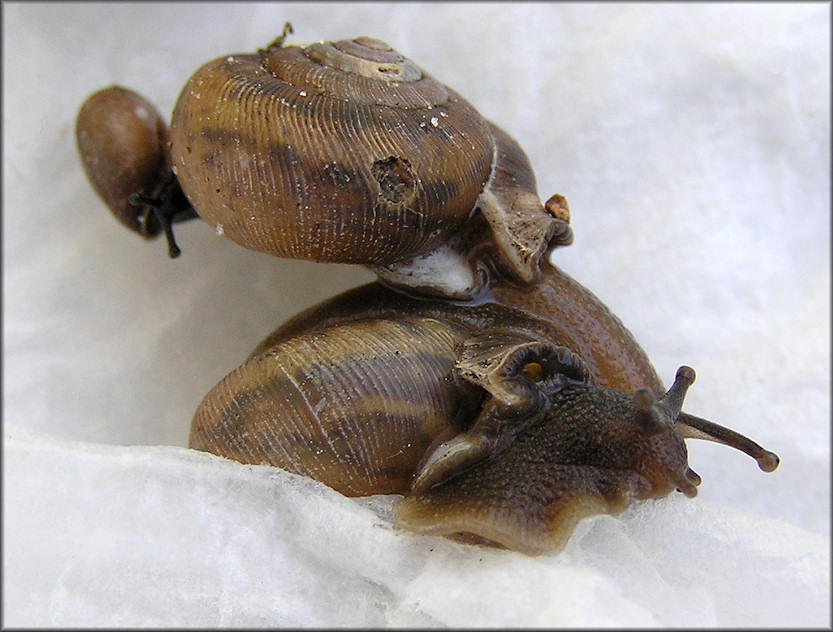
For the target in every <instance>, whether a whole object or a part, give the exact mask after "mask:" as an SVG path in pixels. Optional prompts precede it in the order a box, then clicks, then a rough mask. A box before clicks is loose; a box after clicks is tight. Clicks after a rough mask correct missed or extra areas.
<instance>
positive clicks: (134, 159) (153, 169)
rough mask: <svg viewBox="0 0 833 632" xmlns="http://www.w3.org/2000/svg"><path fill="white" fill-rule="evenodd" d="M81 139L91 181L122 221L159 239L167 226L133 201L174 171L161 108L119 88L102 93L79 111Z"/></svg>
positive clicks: (77, 135) (77, 134)
mask: <svg viewBox="0 0 833 632" xmlns="http://www.w3.org/2000/svg"><path fill="white" fill-rule="evenodd" d="M75 139H76V143H77V145H78V152H79V154H80V156H81V163H82V164H83V166H84V172H85V173H86V174H87V179H88V180H89V181H90V184H91V185H92V187H93V189H94V190H95V192H96V193H97V194H98V196H99V197H100V198H101V199H102V201H103V202H104V203H105V204H106V205H107V208H109V209H110V211H111V212H112V213H113V215H114V216H115V217H116V219H118V220H119V222H121V223H122V224H123V225H125V226H126V227H127V228H129V229H130V230H132V231H134V232H136V233H138V234H140V235H142V236H144V237H147V238H150V237H154V236H156V235H157V234H158V233H159V231H160V230H161V226H160V224H159V223H158V222H155V221H153V219H154V218H153V217H152V216H151V215H150V214H149V212H148V208H147V207H143V206H136V205H134V204H131V203H130V201H129V198H130V196H131V195H133V194H141V193H144V194H146V195H151V194H152V193H153V190H154V188H155V187H157V186H158V184H159V183H160V182H162V181H164V179H165V177H166V174H167V172H168V171H169V169H170V166H169V161H168V154H167V150H168V147H167V144H168V129H167V126H166V125H165V122H164V120H163V119H162V117H161V116H160V115H159V112H158V111H157V110H156V108H155V107H154V106H153V105H152V104H151V103H149V102H148V101H147V99H145V98H143V97H142V96H140V95H138V94H136V93H135V92H132V91H130V90H127V89H125V88H121V87H119V86H111V87H109V88H105V89H103V90H99V91H98V92H96V93H94V94H92V95H91V96H90V97H89V98H88V99H87V100H86V101H85V102H84V104H83V105H82V106H81V109H80V110H79V112H78V117H77V119H76V124H75Z"/></svg>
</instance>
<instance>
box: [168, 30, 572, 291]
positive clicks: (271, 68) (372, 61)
mask: <svg viewBox="0 0 833 632" xmlns="http://www.w3.org/2000/svg"><path fill="white" fill-rule="evenodd" d="M171 143H172V150H171V155H172V160H173V164H174V169H175V173H176V176H177V179H178V181H179V183H180V185H181V187H182V189H183V191H184V192H185V194H186V195H187V197H188V199H189V200H190V202H191V204H192V205H193V207H194V208H195V209H196V211H197V212H198V213H199V215H200V217H202V218H203V219H205V220H206V221H207V222H209V223H211V224H213V225H215V226H216V227H217V228H218V232H222V234H224V235H225V236H227V237H229V238H230V239H232V240H233V241H235V242H237V243H239V244H241V245H243V246H245V247H247V248H251V249H254V250H258V251H262V252H267V253H270V254H273V255H277V256H280V257H292V258H299V259H310V260H314V261H325V262H327V261H329V262H342V263H359V264H365V265H369V266H371V267H372V268H373V269H374V270H375V271H376V272H377V273H378V274H380V276H382V277H383V278H386V279H388V280H390V281H391V282H393V283H397V284H402V285H408V286H411V287H417V288H428V289H429V291H431V290H432V289H433V291H435V292H438V293H440V294H444V295H451V296H457V297H470V296H472V295H473V294H474V293H475V292H476V290H477V289H478V288H479V286H480V285H481V284H482V280H481V279H478V278H477V275H476V271H475V270H474V269H473V265H472V264H471V263H470V262H469V261H468V260H467V256H466V252H465V249H466V247H467V243H466V239H465V226H466V223H467V221H468V220H469V218H470V217H471V216H472V214H473V213H474V210H475V209H476V208H479V209H480V211H481V212H482V214H483V216H484V217H485V218H486V219H487V221H488V222H489V225H490V226H491V228H492V233H493V239H494V241H495V243H496V244H497V252H498V254H499V256H501V257H502V258H503V259H504V260H505V261H506V265H507V267H508V269H509V270H510V271H511V273H512V274H513V276H515V277H516V278H518V279H520V280H522V281H524V282H531V281H533V280H534V279H535V278H536V277H537V265H538V261H539V259H540V258H541V256H542V255H543V254H544V253H545V252H547V251H549V250H550V249H551V248H553V247H555V246H556V245H560V244H567V243H570V241H571V239H572V233H571V231H570V228H569V225H568V219H569V218H568V217H566V216H565V215H564V214H563V213H560V214H555V215H554V214H553V213H552V212H550V211H549V210H548V209H547V208H545V207H544V205H543V204H542V203H541V202H540V200H539V198H538V195H537V193H536V191H535V178H534V175H533V172H532V169H531V167H530V165H529V161H528V160H527V158H526V156H525V155H524V153H523V151H522V150H521V149H520V147H519V146H518V144H517V143H516V142H515V141H514V140H512V139H511V138H510V137H509V136H508V135H507V134H505V133H504V132H502V131H501V130H499V129H498V128H497V127H495V126H494V125H492V124H491V123H489V122H488V121H486V120H484V119H483V118H482V117H481V116H480V115H479V114H478V112H477V111H476V110H475V109H474V108H473V107H472V106H471V105H470V104H469V103H468V102H466V101H465V100H464V99H463V98H462V97H460V96H459V95H458V94H457V93H456V92H454V91H453V90H451V89H450V88H448V87H446V86H444V85H442V84H441V83H439V82H437V81H436V80H434V79H433V78H432V77H431V76H429V75H428V74H427V73H425V72H424V71H423V70H421V69H420V68H419V67H418V66H417V65H416V64H414V63H413V62H412V61H410V60H409V59H407V58H405V57H403V56H402V55H400V54H399V53H397V52H396V51H394V50H393V49H392V48H390V47H389V46H388V45H387V44H385V43H384V42H381V41H379V40H376V39H372V38H368V37H359V38H356V39H354V40H343V41H338V42H335V43H329V42H322V43H316V44H312V45H310V46H308V47H306V48H303V49H302V48H299V47H296V46H284V45H283V37H281V38H279V39H278V40H277V41H276V42H275V43H274V44H273V45H271V46H270V47H268V48H267V49H265V50H261V51H259V52H258V53H257V54H249V55H237V54H236V55H230V56H224V57H221V58H219V59H216V60H214V61H212V62H209V63H208V64H206V65H205V66H203V67H202V68H200V69H199V70H198V71H197V72H196V73H195V74H194V75H193V76H192V77H191V79H190V80H189V81H188V83H187V84H186V86H185V87H184V89H183V91H182V93H181V95H180V97H179V99H178V101H177V104H176V107H175V109H174V113H173V119H172V123H171ZM556 215H557V216H556Z"/></svg>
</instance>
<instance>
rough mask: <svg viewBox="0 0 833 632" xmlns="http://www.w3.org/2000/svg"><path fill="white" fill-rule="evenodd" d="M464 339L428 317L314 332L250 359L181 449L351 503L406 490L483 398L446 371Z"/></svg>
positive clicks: (205, 405) (214, 394)
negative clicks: (317, 485)
mask: <svg viewBox="0 0 833 632" xmlns="http://www.w3.org/2000/svg"><path fill="white" fill-rule="evenodd" d="M467 335H468V332H467V330H466V329H465V328H464V327H462V326H461V325H459V324H455V323H452V322H438V321H436V320H434V319H430V318H408V317H404V318H401V319H397V318H395V317H394V318H390V319H378V320H359V321H357V322H353V323H345V324H343V325H340V326H336V327H331V328H327V329H326V330H321V331H317V330H313V331H310V332H307V333H305V334H303V335H299V336H297V337H293V338H292V339H290V340H287V341H285V342H284V343H282V344H280V345H274V346H273V347H271V348H270V349H268V350H266V351H265V352H264V353H261V354H260V355H258V356H256V357H252V358H250V359H249V360H248V361H247V362H246V363H245V364H243V365H242V366H241V367H239V368H238V369H237V370H235V371H233V372H232V373H231V374H229V375H228V376H227V377H226V378H224V379H223V380H222V381H221V382H220V383H219V384H218V385H217V386H215V387H214V388H213V389H212V390H211V391H210V392H209V393H208V394H207V395H206V397H205V398H204V399H203V402H202V403H201V404H200V406H199V408H198V409H197V412H196V414H195V416H194V419H193V422H192V425H191V435H190V441H189V444H190V447H192V448H196V449H198V450H203V451H206V452H213V453H215V454H219V455H222V456H225V457H227V458H231V459H234V460H236V461H239V462H241V463H253V464H268V465H274V466H276V467H280V468H282V469H285V470H287V471H289V472H294V473H296V474H304V475H306V476H310V477H312V478H314V479H316V480H319V481H321V482H323V483H326V484H327V485H329V486H330V487H332V488H333V489H336V490H338V491H340V492H342V493H343V494H346V495H349V496H363V495H370V494H380V493H404V492H406V491H407V490H408V489H409V488H410V483H411V478H412V476H413V473H414V472H415V471H416V469H417V466H418V464H419V462H420V460H421V459H422V458H423V455H424V454H425V453H426V452H427V451H428V449H429V448H430V447H431V446H432V445H433V444H434V443H435V442H436V441H437V440H439V439H446V438H449V437H450V436H453V435H455V434H458V433H459V432H461V431H462V429H463V427H464V426H465V425H467V424H468V423H470V421H471V419H472V418H473V417H474V415H475V414H476V410H477V408H478V406H479V404H480V399H481V398H482V393H481V392H480V391H479V389H477V388H476V387H475V386H474V385H471V384H467V383H465V381H464V380H463V379H462V378H460V377H459V376H457V375H456V373H455V370H454V363H455V361H456V355H455V353H454V348H455V347H456V345H457V343H458V341H460V340H462V339H464V338H465V337H466V336H467Z"/></svg>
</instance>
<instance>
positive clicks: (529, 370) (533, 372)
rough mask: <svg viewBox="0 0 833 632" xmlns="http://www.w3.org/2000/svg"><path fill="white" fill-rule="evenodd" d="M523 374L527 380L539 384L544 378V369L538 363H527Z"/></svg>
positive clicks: (522, 370)
mask: <svg viewBox="0 0 833 632" xmlns="http://www.w3.org/2000/svg"><path fill="white" fill-rule="evenodd" d="M521 372H522V373H523V374H524V377H525V378H526V379H528V380H531V381H533V382H537V381H538V380H540V379H541V378H542V377H543V376H544V367H542V366H541V365H540V364H539V363H538V362H527V363H526V364H524V366H523V368H522V369H521Z"/></svg>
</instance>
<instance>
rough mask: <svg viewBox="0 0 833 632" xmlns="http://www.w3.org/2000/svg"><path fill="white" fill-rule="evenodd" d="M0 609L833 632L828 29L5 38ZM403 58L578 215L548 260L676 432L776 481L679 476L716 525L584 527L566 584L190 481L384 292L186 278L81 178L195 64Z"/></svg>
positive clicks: (92, 23)
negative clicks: (249, 414)
mask: <svg viewBox="0 0 833 632" xmlns="http://www.w3.org/2000/svg"><path fill="white" fill-rule="evenodd" d="M3 18H4V19H3V29H4V33H3V37H4V55H3V88H4V90H3V99H4V119H3V131H4V136H3V140H4V148H3V149H4V160H3V185H4V186H3V189H4V205H3V257H4V260H3V291H4V297H3V298H4V314H3V316H4V321H3V322H4V375H3V377H4V380H3V383H4V393H3V396H4V397H3V405H4V410H3V421H4V455H3V456H4V458H3V461H4V477H3V486H4V490H3V491H4V494H3V500H4V507H3V509H4V513H3V518H4V520H3V522H4V542H3V545H4V546H3V548H4V562H3V564H4V567H3V571H4V577H3V579H4V582H3V590H4V595H3V596H4V599H3V615H4V620H3V623H4V624H5V625H9V626H16V625H82V626H83V625H131V626H137V625H204V626H215V625H226V626H234V625H243V626H248V625H362V626H363V625H376V626H384V625H473V626H483V625H500V626H504V625H521V626H529V625H569V626H593V625H605V624H607V625H718V626H757V625H773V626H779V627H780V626H789V625H829V624H830V619H829V617H830V608H829V596H830V575H829V555H830V540H829V528H830V515H829V511H830V500H829V494H830V426H829V422H830V402H829V394H830V324H829V323H830V266H829V263H830V262H829V256H830V244H829V237H830V177H829V173H830V127H829V121H830V100H829V90H830V27H829V25H830V9H829V5H827V4H789V5H778V4H769V3H767V4H740V5H736V4H658V5H629V4H601V5H595V4H584V3H582V4H557V5H547V4H517V5H516V4H513V5H511V6H510V5H505V4H496V3H488V4H483V5H478V4H450V3H441V4H425V5H422V4H399V3H397V4H395V5H387V4H378V3H373V4H366V5H361V4H358V5H353V4H341V3H339V4H320V3H310V4H306V3H305V4H283V5H266V4H255V5H247V4H232V5H222V4H214V3H212V4H209V5H200V4H187V5H170V4H156V3H153V4H143V5H133V4H114V5H85V4H63V3H61V4H56V5H49V4H8V3H6V4H4V5H3ZM286 20H289V21H291V22H292V24H293V26H294V27H295V40H297V41H301V42H311V41H315V40H319V39H340V38H348V37H355V36H358V35H370V36H373V37H377V38H379V39H382V40H385V41H387V42H388V43H389V44H391V45H392V46H393V47H394V48H396V49H397V50H399V51H400V52H402V53H404V54H406V55H407V56H408V57H410V58H411V59H413V60H414V61H415V62H416V63H417V64H418V65H420V66H422V67H423V68H425V69H426V70H427V71H428V72H430V73H431V74H433V75H434V76H435V77H436V78H438V79H439V80H440V81H442V82H444V83H446V84H448V85H450V86H452V87H453V88H455V89H456V90H457V91H458V92H460V93H461V94H462V95H463V96H465V97H466V98H467V99H468V100H470V101H471V102H472V103H473V104H474V105H475V106H476V107H477V108H478V109H479V110H480V111H481V112H482V113H483V115H484V116H486V117H487V118H489V119H490V120H492V121H494V122H495V123H497V124H498V125H499V126H501V127H503V128H504V129H505V130H506V131H508V132H509V133H510V134H512V135H513V136H514V137H515V138H516V139H517V140H518V141H519V142H520V144H521V146H522V147H524V149H525V150H526V152H527V154H528V155H529V158H530V160H531V162H532V165H533V166H534V168H535V170H536V173H537V178H538V186H539V191H540V193H541V196H542V198H544V199H546V198H547V197H549V196H550V195H551V194H552V193H555V192H558V193H561V194H563V195H564V196H566V198H567V200H568V201H569V203H570V208H571V211H572V218H573V219H572V224H573V229H574V231H575V234H576V239H575V243H574V244H573V245H572V246H570V247H569V248H565V249H561V250H558V251H557V252H556V253H555V256H554V260H555V262H556V264H557V265H559V266H560V267H562V268H563V269H564V270H565V271H567V272H568V273H569V274H571V275H573V276H574V277H575V278H577V279H578V280H579V281H581V282H582V283H584V284H585V285H587V286H588V287H589V288H591V289H592V290H593V291H594V292H595V293H596V294H597V295H598V296H599V297H600V298H602V299H603V300H604V301H605V302H606V303H607V304H608V305H609V306H610V307H611V308H612V309H613V311H614V312H615V313H617V314H618V315H619V316H620V317H621V318H622V320H623V321H624V322H625V323H626V325H628V327H629V328H630V329H631V330H632V331H633V333H634V334H635V335H636V337H637V339H638V340H639V341H640V342H641V343H642V345H643V347H644V348H645V349H646V351H647V352H648V354H649V355H650V356H651V358H652V359H653V361H654V363H655V366H656V367H657V369H658V371H659V373H660V375H661V376H662V377H663V379H664V380H666V383H670V382H671V381H672V379H673V376H674V372H675V370H676V368H677V366H679V365H680V364H683V363H685V364H689V365H691V366H693V367H694V368H695V369H696V370H697V373H698V380H697V383H696V384H695V385H694V387H693V388H692V389H691V391H690V393H689V396H688V398H687V401H686V410H688V411H690V412H692V413H694V414H698V415H701V416H704V417H708V418H711V419H713V420H715V421H717V422H719V423H722V424H725V425H728V426H730V427H732V428H735V429H737V430H739V431H740V432H743V433H745V434H748V435H750V436H751V437H752V438H754V439H755V440H757V441H758V442H760V443H761V444H763V445H764V446H766V447H768V448H770V449H772V450H774V451H776V452H778V453H779V455H780V456H781V459H782V465H781V467H780V468H779V469H778V470H777V471H776V472H775V473H774V474H769V475H767V474H763V473H762V472H760V471H759V470H758V469H757V467H756V466H755V463H754V462H753V461H752V460H751V459H749V458H748V457H745V456H744V455H742V454H739V453H737V452H734V451H731V450H728V449H726V448H724V447H722V446H717V445H715V444H705V443H697V442H690V444H689V450H690V462H691V465H692V467H693V468H694V469H695V470H697V471H698V472H699V473H700V475H701V476H702V477H703V484H702V486H701V488H700V495H699V496H698V497H697V498H696V499H694V500H688V499H686V498H683V497H682V496H681V495H676V496H675V497H671V498H668V499H665V500H663V501H658V502H652V503H644V504H642V505H640V506H637V507H634V508H632V509H630V510H628V511H627V512H625V513H624V514H623V515H621V516H618V517H615V518H612V517H599V518H595V519H592V520H587V521H585V522H584V523H582V524H581V525H580V526H579V528H578V529H577V531H576V533H575V535H574V537H573V539H572V540H571V541H570V543H569V545H568V547H567V549H565V551H563V552H562V553H561V554H559V555H556V556H548V557H542V558H528V557H524V556H522V555H520V554H517V553H511V552H504V551H494V550H487V549H482V548H474V547H467V546H463V545H458V544H454V543H452V542H450V541H447V540H444V539H438V538H425V537H423V538H420V537H414V536H411V535H409V534H406V533H403V532H401V531H399V530H397V529H395V528H394V527H393V526H392V525H391V522H390V516H389V505H390V499H386V498H380V499H372V500H370V501H355V500H349V499H345V498H343V497H341V496H340V495H338V494H335V493H334V492H332V491H330V490H328V489H327V488H324V487H323V486H320V485H317V484H315V483H312V482H309V481H306V480H304V479H300V478H297V477H292V476H289V475H285V474H283V473H282V472H280V471H277V470H272V469H269V468H252V467H244V466H240V465H237V464H234V463H230V462H224V461H222V460H220V459H216V458H213V457H210V456H208V455H204V454H198V453H193V452H191V451H189V450H187V449H185V447H184V446H185V444H186V440H187V433H188V427H189V424H190V418H191V415H192V414H193V411H194V409H195V408H196V406H197V404H198V403H199V401H200V399H201V398H202V396H203V395H204V394H205V392H207V391H208V389H209V388H210V387H211V386H213V384H214V383H215V382H216V381H218V380H219V379H220V378H221V377H223V375H225V374H226V373H227V372H229V371H231V370H232V369H233V368H234V367H235V366H237V365H238V364H239V363H240V362H241V361H242V360H243V359H244V358H245V356H246V355H247V354H248V353H249V351H250V350H251V349H252V348H253V347H254V346H255V345H256V344H257V342H258V341H259V340H260V339H261V338H262V337H264V336H265V335H266V334H267V333H268V332H269V331H271V330H272V329H273V328H274V327H276V326H277V325H278V324H280V323H281V322H282V321H283V320H285V319H286V318H287V317H289V316H291V315H292V314H294V313H295V312H297V311H299V310H300V309H301V308H303V307H306V306H308V305H311V304H313V303H316V302H318V301H319V300H322V299H324V298H327V297H329V296H332V295H334V294H335V293H337V292H340V291H342V290H344V289H347V288H349V287H352V286H354V285H357V284H360V283H362V282H365V281H368V280H370V279H372V275H370V274H369V273H368V272H366V271H363V270H360V269H356V268H351V267H347V266H326V265H319V264H312V263H305V262H294V261H287V260H280V259H275V258H271V257H268V256H266V255H260V254H255V253H251V252H248V251H245V250H243V249H242V248H240V247H239V246H236V245H235V244H233V243H231V242H229V241H227V240H224V239H222V238H220V237H217V236H216V235H215V234H214V232H213V231H212V230H211V229H210V227H208V226H206V225H203V224H199V223H191V224H189V225H186V226H183V227H181V228H180V229H179V231H178V233H177V234H178V240H179V243H180V245H181V246H182V249H183V253H184V254H183V256H182V257H181V258H180V259H179V260H177V261H170V260H168V259H167V257H166V254H165V246H164V245H163V243H162V242H161V241H159V242H153V243H150V244H148V243H144V242H142V240H140V239H138V238H136V237H135V236H134V235H132V234H130V233H129V232H128V231H126V230H124V229H122V228H121V227H120V226H119V225H118V224H117V223H116V222H115V221H114V220H113V219H111V218H110V217H109V216H108V215H107V212H106V210H105V209H104V207H103V206H102V204H101V203H100V202H99V200H98V199H97V198H96V197H95V195H94V193H93V192H92V191H91V189H90V188H89V186H88V185H87V183H86V180H85V178H84V174H83V173H82V171H81V168H80V165H79V162H78V158H77V153H76V149H75V146H74V137H73V126H74V117H75V114H76V112H77V109H78V107H79V106H80V105H81V103H82V102H83V100H84V99H85V97H86V96H87V95H88V94H90V93H91V92H93V91H95V90H97V89H99V88H101V87H104V86H107V85H110V84H112V83H118V84H121V85H124V86H127V87H131V88H133V89H136V90H137V91H139V92H140V93H142V94H143V95H145V96H146V97H147V98H149V99H150V100H151V101H152V102H154V103H156V104H157V105H158V107H159V109H160V111H161V112H163V113H164V115H165V117H166V118H167V117H168V115H169V113H170V112H171V110H172V108H173V105H174V102H175V100H176V97H177V95H178V93H179V90H180V88H181V87H182V86H183V85H184V83H185V81H186V79H187V78H188V77H189V75H190V74H191V73H192V72H193V71H195V70H196V69H197V68H198V67H199V66H200V65H201V64H202V63H204V62H206V61H208V60H209V59H212V58H214V57H218V56H221V55H226V54H230V53H240V52H252V51H254V50H255V49H256V48H258V47H261V46H264V45H265V44H267V43H268V42H270V41H271V40H272V39H273V38H274V37H275V36H276V35H278V34H279V33H280V31H281V28H282V25H283V23H284V21H286Z"/></svg>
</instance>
